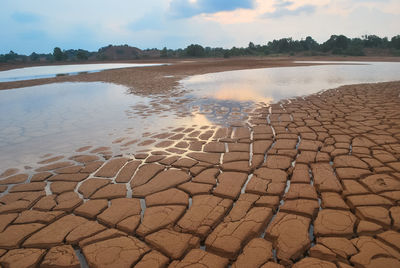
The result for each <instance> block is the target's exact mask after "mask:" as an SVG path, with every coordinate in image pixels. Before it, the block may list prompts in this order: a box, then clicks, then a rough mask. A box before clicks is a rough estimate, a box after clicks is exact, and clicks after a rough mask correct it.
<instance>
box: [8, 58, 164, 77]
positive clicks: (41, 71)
mask: <svg viewBox="0 0 400 268" xmlns="http://www.w3.org/2000/svg"><path fill="white" fill-rule="evenodd" d="M159 65H163V64H161V63H152V64H147V63H102V64H71V65H52V66H36V67H26V68H19V69H12V70H7V71H1V72H0V82H12V81H21V80H31V79H40V78H50V77H55V76H60V75H76V74H79V73H93V72H100V71H104V70H110V69H120V68H132V67H147V66H159Z"/></svg>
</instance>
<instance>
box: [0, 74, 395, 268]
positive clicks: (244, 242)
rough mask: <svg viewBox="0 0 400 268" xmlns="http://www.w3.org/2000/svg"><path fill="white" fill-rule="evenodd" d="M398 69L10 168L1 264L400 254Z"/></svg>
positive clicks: (357, 262)
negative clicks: (133, 145) (388, 77)
mask: <svg viewBox="0 0 400 268" xmlns="http://www.w3.org/2000/svg"><path fill="white" fill-rule="evenodd" d="M399 94H400V82H389V83H380V84H362V85H352V86H343V87H340V88H338V89H331V90H327V91H324V92H322V93H318V94H314V95H310V96H308V97H301V98H296V99H290V100H285V101H281V102H280V103H277V104H272V105H266V104H257V105H256V106H255V107H254V109H253V110H252V111H249V112H248V119H247V120H245V121H243V122H241V124H234V125H232V126H229V127H219V126H215V125H214V126H189V127H179V128H175V129H171V131H170V132H168V133H153V134H149V135H148V137H146V140H144V141H142V144H144V145H151V144H155V146H153V149H152V150H147V151H145V150H144V151H143V152H133V153H136V154H131V155H130V154H124V155H113V153H112V151H111V150H110V148H109V147H99V148H91V147H90V146H86V147H82V148H79V149H78V150H77V151H76V152H75V153H74V154H73V155H71V156H46V157H44V158H43V159H41V161H40V162H39V163H38V165H37V167H36V168H35V169H34V170H30V171H29V172H27V173H23V172H20V171H19V170H18V169H15V168H9V169H7V170H6V171H4V172H3V174H1V175H0V192H1V196H0V266H1V267H80V266H81V265H83V266H85V265H88V266H90V267H191V266H193V267H209V268H212V267H217V268H218V267H228V266H230V267H235V268H238V267H263V268H266V267H351V266H355V267H387V268H389V267H400V108H399V107H400V95H399Z"/></svg>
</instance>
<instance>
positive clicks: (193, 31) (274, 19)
mask: <svg viewBox="0 0 400 268" xmlns="http://www.w3.org/2000/svg"><path fill="white" fill-rule="evenodd" d="M399 25H400V1H399V0H292V1H290V0H288V1H286V0H145V1H143V0H112V1H110V0H79V1H78V0H0V53H7V52H8V51H10V50H13V51H14V52H17V53H23V54H30V53H31V52H33V51H35V52H40V53H48V52H50V51H52V50H53V48H54V47H55V46H59V47H61V48H62V49H69V48H75V49H77V48H83V49H87V50H90V51H95V50H97V49H98V48H100V47H102V46H106V45H108V44H128V45H131V46H137V47H139V48H142V49H143V48H153V47H156V48H162V47H164V46H166V47H168V48H179V47H186V46H187V45H189V44H191V43H198V44H201V45H203V46H212V47H217V46H218V47H225V48H228V47H229V48H230V47H232V46H247V44H248V42H249V41H252V42H254V43H256V44H265V43H266V42H268V41H270V40H272V39H278V38H283V37H293V38H295V39H300V38H305V37H306V36H308V35H311V36H312V37H314V39H316V40H317V41H318V42H322V41H325V40H326V39H328V38H329V37H330V35H331V34H344V35H346V36H349V37H360V36H361V35H364V34H377V35H379V36H381V37H384V36H388V37H392V36H394V35H397V34H400V27H399Z"/></svg>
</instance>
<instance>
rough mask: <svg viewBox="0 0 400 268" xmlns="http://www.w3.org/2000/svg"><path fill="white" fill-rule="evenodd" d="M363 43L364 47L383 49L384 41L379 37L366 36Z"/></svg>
mask: <svg viewBox="0 0 400 268" xmlns="http://www.w3.org/2000/svg"><path fill="white" fill-rule="evenodd" d="M362 38H363V39H362V41H363V43H364V44H363V45H364V47H382V46H383V40H382V38H380V37H379V36H376V35H364V36H362Z"/></svg>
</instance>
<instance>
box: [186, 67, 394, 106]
mask: <svg viewBox="0 0 400 268" xmlns="http://www.w3.org/2000/svg"><path fill="white" fill-rule="evenodd" d="M310 63H317V62H310ZM321 63H335V64H339V63H342V64H343V63H344V64H349V63H354V64H356V65H316V66H300V67H280V68H264V69H255V70H239V71H228V72H221V73H212V74H204V75H195V76H191V77H188V78H186V79H184V80H182V81H181V84H182V86H183V87H184V88H185V89H187V90H191V95H192V96H193V97H204V96H206V97H210V98H215V99H218V100H237V101H255V102H260V101H262V102H266V103H269V102H277V101H279V100H282V99H286V98H292V97H296V96H303V95H308V94H312V93H316V92H318V91H320V90H324V89H330V88H336V87H339V86H342V85H348V84H359V83H375V82H385V81H394V80H400V62H321Z"/></svg>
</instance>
